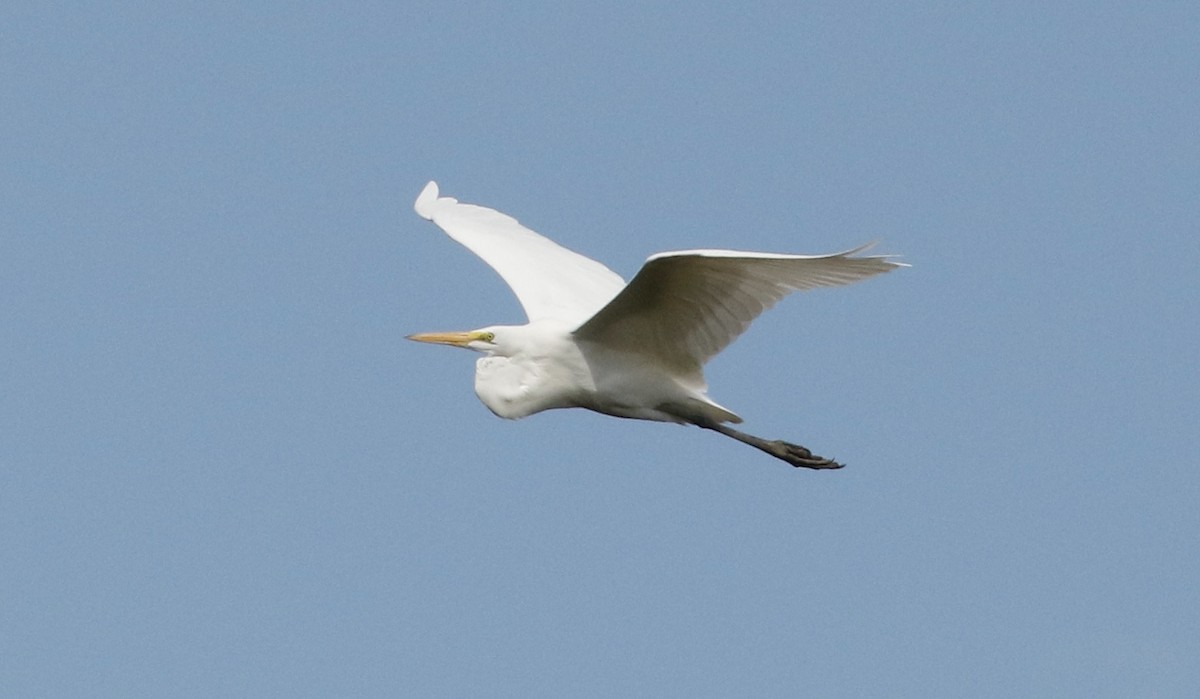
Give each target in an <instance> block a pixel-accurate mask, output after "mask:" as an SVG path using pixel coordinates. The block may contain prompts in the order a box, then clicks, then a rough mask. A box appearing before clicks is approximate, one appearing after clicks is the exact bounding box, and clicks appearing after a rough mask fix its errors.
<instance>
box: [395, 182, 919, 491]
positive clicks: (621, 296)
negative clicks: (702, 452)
mask: <svg viewBox="0 0 1200 699" xmlns="http://www.w3.org/2000/svg"><path fill="white" fill-rule="evenodd" d="M414 208H415V209H416V211H417V213H418V214H420V215H421V216H422V217H424V218H426V219H429V220H431V221H433V222H434V223H436V224H437V225H438V226H440V227H441V228H442V230H444V231H445V232H446V233H447V234H448V235H449V236H450V237H451V238H453V239H455V240H457V241H458V242H459V243H462V244H463V245H464V246H466V247H467V248H468V249H469V250H471V251H472V252H474V253H475V254H476V255H478V256H479V257H480V258H482V259H483V261H484V262H486V263H488V264H489V265H490V266H491V267H492V268H493V269H495V270H496V272H497V273H499V274H500V276H501V277H502V278H503V279H504V281H505V282H506V283H508V285H509V286H510V287H511V288H512V290H513V292H514V293H515V294H516V296H517V299H518V300H519V301H520V302H521V305H522V307H524V309H525V313H526V315H527V316H528V317H529V323H528V324H527V325H523V326H492V327H487V328H481V329H479V330H475V331H469V332H455V333H423V334H418V335H412V336H410V339H413V340H417V341H421V342H434V343H440V344H449V345H454V346H459V347H465V348H468V349H473V350H476V351H479V352H482V353H484V355H485V356H484V357H483V358H481V359H480V360H479V361H478V362H477V364H476V380H475V391H476V394H477V395H478V396H479V399H480V400H481V401H482V402H483V403H484V404H485V405H486V406H487V407H488V408H489V409H491V410H492V412H494V413H496V414H497V415H499V416H501V417H506V418H520V417H525V416H526V415H530V414H533V413H536V412H540V411H542V410H548V409H551V408H568V407H582V408H588V409H590V410H594V411H597V412H601V413H606V414H609V415H615V416H618V417H628V418H636V419H643V420H659V421H664V422H681V423H691V424H695V425H698V426H700V427H703V428H706V429H711V430H714V431H717V432H720V433H722V434H725V435H727V436H729V437H733V438H734V439H737V440H739V441H741V442H744V443H746V444H749V445H751V446H754V447H756V448H758V449H761V450H763V451H765V452H767V453H769V454H771V455H772V456H776V457H778V458H781V459H783V460H785V461H787V462H788V463H791V464H792V465H794V466H805V467H809V468H838V467H840V464H837V463H835V462H833V461H832V460H829V459H823V458H821V457H815V456H813V455H812V454H811V453H810V452H809V451H808V450H807V449H805V448H804V447H800V446H797V445H794V444H790V443H788V442H783V441H779V440H773V441H768V440H764V439H761V438H758V437H754V436H752V435H748V434H745V433H742V432H738V431H736V430H733V429H732V428H730V427H729V426H728V425H726V424H724V423H729V422H734V423H736V422H741V418H739V417H738V416H737V415H735V414H734V413H732V412H730V411H729V410H727V409H725V408H723V407H721V406H720V405H718V404H717V403H715V402H714V401H713V400H712V399H710V398H709V397H708V395H707V392H706V391H707V388H706V385H705V382H704V376H703V366H704V363H705V362H707V361H708V360H709V359H711V358H712V357H713V356H715V355H716V354H717V353H719V352H720V351H721V350H722V349H724V348H725V347H726V346H728V345H729V343H730V342H732V341H733V340H734V339H736V338H737V336H738V335H740V334H741V333H742V332H744V331H745V330H746V328H747V327H749V325H750V323H751V321H753V320H754V319H755V318H757V317H758V315H759V314H760V313H762V312H763V311H765V310H766V309H768V308H770V307H771V306H773V305H774V304H775V303H776V302H777V301H779V300H780V299H781V298H783V297H784V296H786V295H788V294H789V293H791V292H793V291H800V290H805V289H812V288H816V287H823V286H839V285H842V284H850V283H852V282H856V281H859V280H861V279H865V278H867V277H870V276H874V275H876V274H881V273H883V272H888V271H891V270H893V269H895V268H897V267H901V266H905V265H903V264H902V263H899V262H895V261H894V260H892V259H891V258H890V257H888V256H878V255H871V256H862V255H859V253H861V252H863V251H864V250H866V249H867V248H868V247H869V246H861V247H858V248H854V249H852V250H847V251H845V252H840V253H834V254H832V255H780V254H771V253H761V252H739V251H736V250H684V251H678V252H664V253H659V254H657V255H652V256H651V257H650V258H649V259H647V260H646V263H645V264H644V265H643V266H642V269H641V270H640V271H639V272H638V273H637V274H636V275H635V276H634V277H633V280H632V281H630V282H629V284H626V283H625V282H624V280H623V279H621V277H620V276H619V275H617V274H616V273H615V272H613V271H612V270H610V269H608V268H607V267H605V266H604V265H602V264H600V263H599V262H596V261H595V260H592V259H589V258H587V257H584V256H583V255H580V254H578V253H576V252H573V251H571V250H568V249H566V248H564V247H562V246H561V245H558V244H557V243H555V242H553V241H551V240H549V239H547V238H544V237H542V236H540V235H538V234H537V233H535V232H533V231H531V230H529V229H528V228H525V227H524V226H522V225H521V224H520V223H518V222H517V221H516V219H514V218H512V217H511V216H506V215H505V214H502V213H500V212H498V211H494V210H492V209H488V208H485V207H482V206H475V205H472V204H460V203H459V202H458V201H457V200H455V199H452V198H450V197H439V196H438V187H437V184H436V183H434V182H430V183H429V184H428V185H426V186H425V189H424V190H422V191H421V194H420V195H419V196H418V197H417V201H416V204H415V207H414Z"/></svg>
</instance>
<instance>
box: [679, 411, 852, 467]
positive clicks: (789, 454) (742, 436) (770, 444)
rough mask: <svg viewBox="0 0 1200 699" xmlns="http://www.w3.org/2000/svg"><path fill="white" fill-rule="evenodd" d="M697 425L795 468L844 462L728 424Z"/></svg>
mask: <svg viewBox="0 0 1200 699" xmlns="http://www.w3.org/2000/svg"><path fill="white" fill-rule="evenodd" d="M696 424H697V426H699V427H703V428H704V429H706V430H712V431H713V432H720V433H721V434H723V435H725V436H726V437H732V438H733V439H736V440H737V441H739V442H741V443H742V444H749V445H750V446H752V447H754V448H755V449H759V450H761V451H765V452H766V453H768V454H770V455H771V456H774V457H775V458H777V459H783V460H784V461H786V462H788V463H789V464H791V465H792V466H795V467H797V468H812V469H832V468H841V467H842V466H844V465H845V464H839V463H838V462H836V461H834V460H833V459H826V458H824V457H821V456H814V455H813V453H812V452H811V451H809V450H808V449H805V448H804V447H802V446H800V445H799V444H792V443H791V442H785V441H783V440H780V439H775V440H766V439H762V438H761V437H755V436H754V435H751V434H746V433H745V432H739V431H737V430H735V429H733V428H732V427H729V426H728V425H723V424H721V423H717V422H712V423H696Z"/></svg>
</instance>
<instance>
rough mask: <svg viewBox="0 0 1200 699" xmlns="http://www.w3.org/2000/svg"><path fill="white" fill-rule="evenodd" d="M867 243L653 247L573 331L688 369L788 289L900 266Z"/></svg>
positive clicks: (837, 281)
mask: <svg viewBox="0 0 1200 699" xmlns="http://www.w3.org/2000/svg"><path fill="white" fill-rule="evenodd" d="M868 247H870V245H864V246H862V247H858V248H855V249H853V250H847V251H845V252H839V253H835V254H832V255H774V254H770V253H757V252H738V251H736V250H684V251H679V252H664V253H659V254H657V255H653V256H651V257H650V258H649V259H648V260H646V263H645V264H644V265H643V266H642V269H641V270H640V271H639V272H638V273H637V276H635V277H634V278H633V281H631V282H629V285H628V286H626V287H625V289H624V290H623V291H622V292H621V293H620V294H618V295H617V296H616V298H614V299H613V300H612V301H610V302H609V303H608V305H606V306H605V307H604V308H602V309H601V310H600V311H599V312H598V313H596V315H595V316H593V317H592V318H591V319H589V320H588V321H587V322H585V323H584V324H583V325H582V326H580V327H579V328H578V329H577V330H576V331H575V336H576V337H577V338H579V339H581V340H590V341H594V342H599V343H603V344H604V345H605V346H606V347H608V348H612V349H619V350H624V351H628V352H632V353H636V354H642V355H645V356H647V357H652V358H654V359H657V360H659V361H662V362H664V363H666V364H667V365H669V366H671V367H673V368H675V369H677V370H678V371H680V372H684V373H692V374H695V373H698V372H699V371H700V369H701V367H702V366H703V365H704V363H705V362H707V361H708V360H709V359H711V358H712V357H713V356H714V355H715V354H717V353H718V352H720V351H721V350H722V349H724V348H725V347H726V346H728V345H729V343H730V342H733V340H734V339H735V338H737V336H738V335H740V334H742V332H743V331H745V329H746V328H747V327H749V325H750V322H751V321H753V320H754V319H755V318H757V317H758V316H759V314H761V313H762V312H763V311H765V310H767V309H768V308H770V307H771V306H773V305H774V304H775V303H776V302H777V301H779V299H781V298H783V297H784V296H787V295H788V294H789V293H791V292H793V291H800V290H803V289H813V288H816V287H821V286H839V285H842V284H850V283H853V282H856V281H859V280H861V279H866V278H867V277H871V276H874V275H876V274H882V273H884V272H889V271H891V270H893V269H895V268H897V267H905V266H907V265H905V264H903V263H900V262H894V261H893V260H891V259H890V258H889V257H888V256H885V255H875V256H860V257H856V255H857V254H858V253H860V252H862V251H864V250H866V249H867V248H868Z"/></svg>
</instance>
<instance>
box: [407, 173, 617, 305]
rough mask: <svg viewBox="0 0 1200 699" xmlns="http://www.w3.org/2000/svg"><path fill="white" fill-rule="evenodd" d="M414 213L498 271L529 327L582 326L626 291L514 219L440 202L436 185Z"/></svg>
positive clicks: (611, 275) (610, 275) (598, 267)
mask: <svg viewBox="0 0 1200 699" xmlns="http://www.w3.org/2000/svg"><path fill="white" fill-rule="evenodd" d="M413 208H414V209H416V211H417V213H418V214H419V215H420V216H421V217H423V218H426V219H429V220H430V221H433V222H434V223H436V224H437V225H438V226H439V227H441V229H442V230H444V231H445V232H446V234H447V235H449V236H450V237H451V238H453V239H455V240H457V241H458V242H459V243H462V244H463V245H464V246H466V248H467V249H468V250H470V251H471V252H473V253H475V254H476V255H478V256H479V257H480V258H481V259H482V260H483V261H484V262H486V263H488V265H490V266H491V267H492V269H494V270H496V272H497V273H498V274H499V275H500V277H501V278H503V279H504V281H505V283H507V284H508V285H509V287H511V288H512V290H513V293H514V294H516V295H517V300H518V301H520V302H521V306H522V307H523V308H524V309H525V315H527V316H528V317H529V320H530V321H531V322H532V321H537V320H547V319H555V320H561V321H564V322H567V323H570V324H573V325H574V324H578V323H582V322H583V321H585V320H587V319H588V318H590V317H591V316H592V314H594V313H595V312H596V311H597V310H599V309H600V308H603V307H604V305H605V304H606V303H608V302H609V301H611V300H612V298H613V297H614V296H616V295H617V293H619V292H620V291H621V289H622V288H624V287H625V280H624V279H621V277H620V276H618V275H617V273H616V272H613V271H612V270H611V269H609V268H608V267H605V266H604V265H602V264H600V263H599V262H597V261H595V260H593V259H590V258H587V257H584V256H583V255H580V254H579V253H577V252H572V251H571V250H568V249H566V248H564V247H562V246H561V245H559V244H558V243H555V242H554V241H552V240H550V239H548V238H544V237H542V236H540V235H538V234H537V233H534V232H533V231H531V230H529V229H528V228H526V227H524V226H522V225H521V224H520V223H517V220H516V219H514V218H512V217H511V216H506V215H505V214H502V213H500V212H499V211H495V210H493V209H488V208H486V207H482V206H475V205H474V204H460V203H459V202H458V200H457V199H453V198H451V197H439V196H438V186H437V183H436V182H430V183H429V184H427V185H425V189H423V190H421V194H420V195H419V196H418V197H417V201H416V204H414V206H413Z"/></svg>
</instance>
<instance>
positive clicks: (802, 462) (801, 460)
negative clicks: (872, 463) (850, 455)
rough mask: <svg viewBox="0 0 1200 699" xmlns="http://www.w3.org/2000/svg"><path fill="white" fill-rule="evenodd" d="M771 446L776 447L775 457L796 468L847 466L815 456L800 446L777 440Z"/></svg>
mask: <svg viewBox="0 0 1200 699" xmlns="http://www.w3.org/2000/svg"><path fill="white" fill-rule="evenodd" d="M771 445H772V446H774V447H776V451H775V452H774V454H775V456H778V457H779V458H780V459H783V460H784V461H786V462H788V463H789V464H791V465H792V466H794V467H796V468H812V469H835V468H842V467H843V466H845V464H839V463H838V462H836V461H834V460H833V459H826V458H825V457H823V456H813V453H812V452H811V451H809V450H808V449H805V448H804V447H802V446H800V445H799V444H792V443H791V442H785V441H783V440H775V441H774V442H771Z"/></svg>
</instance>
